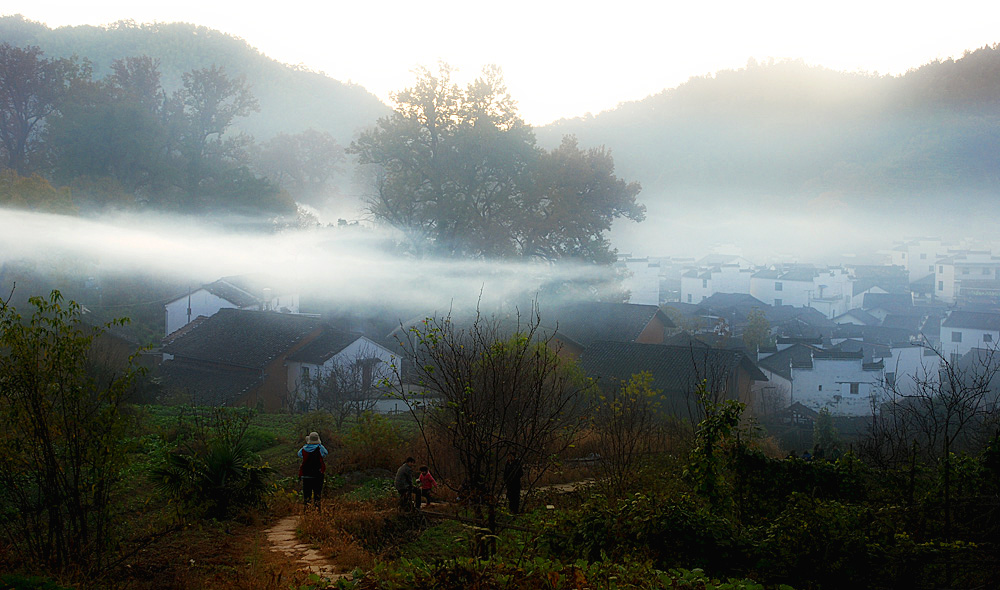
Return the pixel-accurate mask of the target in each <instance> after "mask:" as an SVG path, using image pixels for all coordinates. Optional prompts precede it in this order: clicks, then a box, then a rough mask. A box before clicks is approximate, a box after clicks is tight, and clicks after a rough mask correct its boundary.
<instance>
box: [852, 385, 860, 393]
mask: <svg viewBox="0 0 1000 590" xmlns="http://www.w3.org/2000/svg"><path fill="white" fill-rule="evenodd" d="M860 391H861V384H860V383H851V393H853V394H855V395H857V394H858V393H859V392H860Z"/></svg>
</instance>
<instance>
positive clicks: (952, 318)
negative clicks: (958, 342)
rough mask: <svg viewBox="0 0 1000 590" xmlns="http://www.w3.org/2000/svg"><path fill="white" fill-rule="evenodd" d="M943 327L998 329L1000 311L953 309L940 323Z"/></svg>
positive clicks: (999, 326)
mask: <svg viewBox="0 0 1000 590" xmlns="http://www.w3.org/2000/svg"><path fill="white" fill-rule="evenodd" d="M941 327H943V328H969V329H973V330H990V331H994V332H996V331H1000V313H989V312H981V311H962V310H955V311H953V312H951V314H949V315H948V317H947V318H946V319H945V320H944V322H942V323H941Z"/></svg>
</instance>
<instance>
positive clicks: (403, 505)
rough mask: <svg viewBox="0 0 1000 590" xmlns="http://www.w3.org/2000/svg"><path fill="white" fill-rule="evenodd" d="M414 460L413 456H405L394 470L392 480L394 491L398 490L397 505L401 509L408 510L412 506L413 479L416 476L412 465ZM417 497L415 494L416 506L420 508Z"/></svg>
mask: <svg viewBox="0 0 1000 590" xmlns="http://www.w3.org/2000/svg"><path fill="white" fill-rule="evenodd" d="M416 462H417V460H416V459H414V458H413V457H407V458H406V461H405V462H404V463H403V464H402V465H400V466H399V469H397V470H396V479H395V481H393V485H394V486H395V488H396V491H397V492H399V507H400V509H403V510H410V509H411V508H413V507H414V504H413V496H414V493H415V492H416V491H417V487H416V486H414V485H413V479H414V478H415V477H416V474H415V473H414V472H413V465H414V464H415V463H416ZM419 499H420V496H417V500H418V504H417V506H416V507H417V508H420V506H419Z"/></svg>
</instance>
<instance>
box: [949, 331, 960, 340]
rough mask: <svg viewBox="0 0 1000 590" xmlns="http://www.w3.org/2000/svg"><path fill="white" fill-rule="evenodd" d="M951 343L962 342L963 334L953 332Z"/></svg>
mask: <svg viewBox="0 0 1000 590" xmlns="http://www.w3.org/2000/svg"><path fill="white" fill-rule="evenodd" d="M951 341H952V342H961V341H962V333H961V332H952V333H951Z"/></svg>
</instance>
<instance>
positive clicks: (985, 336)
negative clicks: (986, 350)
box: [983, 334, 993, 342]
mask: <svg viewBox="0 0 1000 590" xmlns="http://www.w3.org/2000/svg"><path fill="white" fill-rule="evenodd" d="M983 342H993V334H983Z"/></svg>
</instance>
